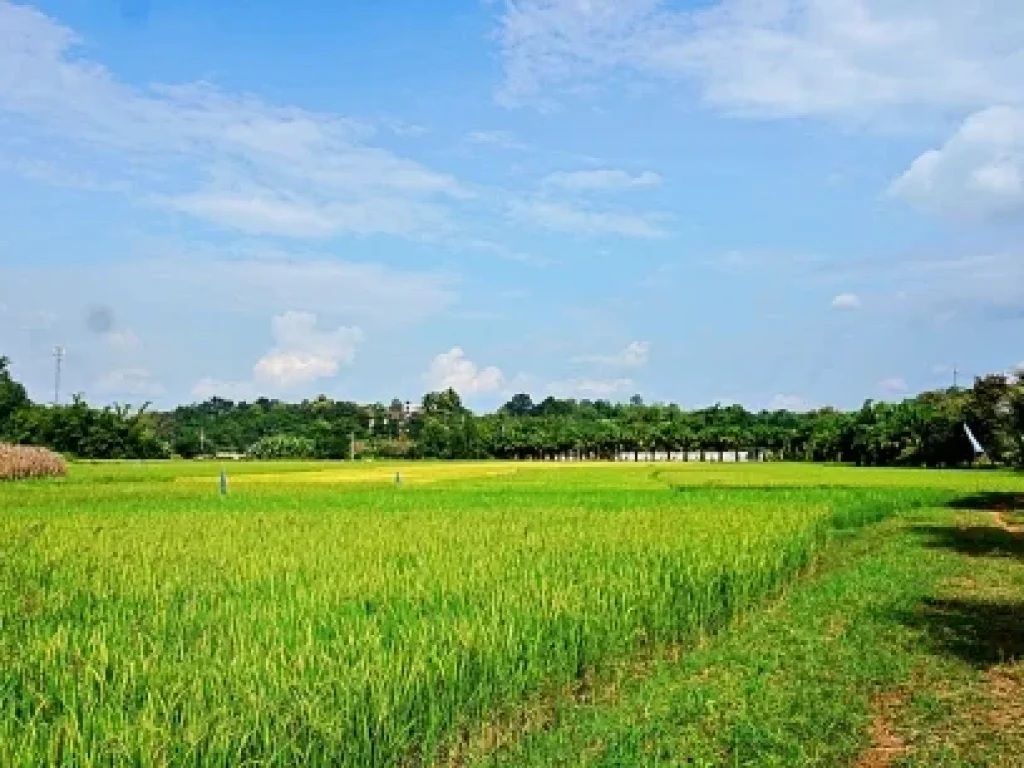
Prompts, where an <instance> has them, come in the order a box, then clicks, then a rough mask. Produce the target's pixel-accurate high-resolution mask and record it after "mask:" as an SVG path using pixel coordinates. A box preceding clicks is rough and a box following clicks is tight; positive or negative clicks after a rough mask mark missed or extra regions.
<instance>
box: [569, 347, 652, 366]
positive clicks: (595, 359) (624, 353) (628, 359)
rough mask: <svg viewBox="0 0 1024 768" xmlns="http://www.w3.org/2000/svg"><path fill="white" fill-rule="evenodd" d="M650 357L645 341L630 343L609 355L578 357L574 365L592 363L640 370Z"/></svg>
mask: <svg viewBox="0 0 1024 768" xmlns="http://www.w3.org/2000/svg"><path fill="white" fill-rule="evenodd" d="M650 357H651V344H650V342H647V341H631V342H630V343H629V344H627V345H626V346H625V347H624V348H623V349H621V350H619V351H618V352H616V353H615V354H611V355H578V356H576V357H574V358H573V359H572V361H573V362H574V363H593V364H595V365H604V366H608V367H612V368H641V367H643V366H645V365H647V363H648V361H649V360H650Z"/></svg>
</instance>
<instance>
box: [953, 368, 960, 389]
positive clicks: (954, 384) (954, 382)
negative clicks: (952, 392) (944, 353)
mask: <svg viewBox="0 0 1024 768" xmlns="http://www.w3.org/2000/svg"><path fill="white" fill-rule="evenodd" d="M959 373H960V369H959V368H957V367H956V366H955V365H954V366H953V389H956V382H957V375H958V374H959Z"/></svg>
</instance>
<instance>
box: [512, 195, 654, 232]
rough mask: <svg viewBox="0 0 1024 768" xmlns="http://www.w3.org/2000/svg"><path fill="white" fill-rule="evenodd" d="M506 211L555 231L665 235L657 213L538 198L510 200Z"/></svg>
mask: <svg viewBox="0 0 1024 768" xmlns="http://www.w3.org/2000/svg"><path fill="white" fill-rule="evenodd" d="M509 213H510V215H511V216H512V218H513V219H515V220H518V221H523V222H528V223H530V224H535V225H537V226H540V227H543V228H545V229H550V230H554V231H556V232H567V233H571V234H579V235H619V236H620V237H638V238H650V239H653V238H660V237H665V236H666V235H668V232H667V231H666V230H665V229H664V227H663V226H662V225H663V223H664V216H661V215H658V214H635V213H616V212H614V211H598V210H592V209H588V208H582V207H579V206H574V205H569V204H566V203H558V202H553V201H550V200H544V199H541V198H534V199H532V200H514V201H512V203H511V205H510V207H509Z"/></svg>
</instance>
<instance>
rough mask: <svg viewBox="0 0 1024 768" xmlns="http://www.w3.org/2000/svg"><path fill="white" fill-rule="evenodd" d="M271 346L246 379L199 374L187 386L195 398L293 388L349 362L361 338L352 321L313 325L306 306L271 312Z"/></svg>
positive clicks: (239, 396)
mask: <svg viewBox="0 0 1024 768" xmlns="http://www.w3.org/2000/svg"><path fill="white" fill-rule="evenodd" d="M270 329H271V334H272V336H273V338H274V347H273V348H272V349H271V350H270V351H269V352H267V353H266V354H265V355H264V356H263V357H261V358H260V359H259V360H257V361H256V364H255V365H254V366H253V368H252V372H253V376H252V380H250V381H224V380H221V379H216V378H211V377H204V378H202V379H200V380H199V381H198V382H197V383H196V384H195V386H194V387H193V388H192V394H193V395H194V396H196V397H198V398H201V399H206V398H208V397H213V396H214V395H216V396H218V397H226V398H229V399H232V400H250V399H252V398H254V397H257V396H258V395H260V394H263V393H265V392H267V391H278V392H281V391H288V390H294V389H296V388H298V387H301V386H303V385H305V384H311V383H313V382H314V381H319V380H320V379H329V378H332V377H334V376H336V375H337V374H338V371H339V370H341V367H342V366H344V365H351V364H352V362H353V361H354V360H355V356H356V350H357V349H358V348H359V345H360V344H361V343H362V341H363V337H364V336H363V331H362V329H361V328H358V327H354V326H353V327H346V326H341V327H339V328H335V329H334V330H323V329H321V328H320V327H319V324H318V322H317V316H316V315H314V314H313V313H311V312H296V311H288V312H284V313H282V314H280V315H276V316H274V317H273V318H271V321H270Z"/></svg>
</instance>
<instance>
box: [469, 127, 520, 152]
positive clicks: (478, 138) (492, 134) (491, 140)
mask: <svg viewBox="0 0 1024 768" xmlns="http://www.w3.org/2000/svg"><path fill="white" fill-rule="evenodd" d="M466 141H468V142H469V143H470V144H481V145H485V146H490V147H498V148H499V149H513V150H519V151H523V150H527V149H529V148H530V145H529V144H525V143H524V142H522V141H520V140H519V139H517V138H516V136H515V134H514V133H512V132H511V131H472V132H470V133H467V134H466Z"/></svg>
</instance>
